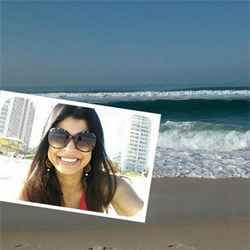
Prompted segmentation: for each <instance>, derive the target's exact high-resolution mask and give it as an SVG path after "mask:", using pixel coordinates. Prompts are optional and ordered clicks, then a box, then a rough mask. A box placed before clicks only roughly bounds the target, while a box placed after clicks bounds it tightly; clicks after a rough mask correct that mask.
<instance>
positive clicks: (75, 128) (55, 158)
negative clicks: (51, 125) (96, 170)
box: [48, 117, 92, 175]
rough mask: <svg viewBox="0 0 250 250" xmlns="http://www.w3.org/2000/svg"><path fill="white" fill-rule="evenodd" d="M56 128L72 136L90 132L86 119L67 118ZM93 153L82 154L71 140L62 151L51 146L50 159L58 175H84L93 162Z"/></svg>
mask: <svg viewBox="0 0 250 250" xmlns="http://www.w3.org/2000/svg"><path fill="white" fill-rule="evenodd" d="M56 127H58V128H63V129H65V130H66V131H68V132H69V133H70V134H71V135H75V134H77V133H79V132H83V131H88V132H90V131H89V127H88V124H87V122H86V120H84V119H75V118H73V117H66V118H65V119H64V120H63V121H61V122H59V123H58V124H57V125H56ZM91 155H92V152H86V153H85V152H81V151H79V150H78V149H77V148H76V147H75V144H74V141H73V140H72V139H71V140H70V142H69V143H68V144H67V145H66V146H65V147H64V148H61V149H55V148H53V147H51V146H49V149H48V158H49V160H50V161H51V163H52V164H53V165H54V167H55V170H56V173H57V174H63V175H76V174H81V175H82V174H83V172H84V167H85V166H86V165H88V163H89V162H90V160H91Z"/></svg>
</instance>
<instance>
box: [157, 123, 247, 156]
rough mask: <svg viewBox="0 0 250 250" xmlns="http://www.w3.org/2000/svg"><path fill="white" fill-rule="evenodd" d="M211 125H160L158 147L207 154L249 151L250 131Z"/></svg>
mask: <svg viewBox="0 0 250 250" xmlns="http://www.w3.org/2000/svg"><path fill="white" fill-rule="evenodd" d="M228 128H229V127H227V126H226V125H213V124H208V123H201V122H170V121H168V122H166V123H165V124H163V125H161V132H160V133H159V138H158V146H159V147H161V148H165V149H174V150H177V151H185V150H204V151H209V152H217V151H219V152H230V151H250V131H240V130H238V129H237V130H236V128H239V126H235V130H233V126H231V127H230V128H231V129H230V130H229V129H228Z"/></svg>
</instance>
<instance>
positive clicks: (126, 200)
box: [111, 176, 144, 216]
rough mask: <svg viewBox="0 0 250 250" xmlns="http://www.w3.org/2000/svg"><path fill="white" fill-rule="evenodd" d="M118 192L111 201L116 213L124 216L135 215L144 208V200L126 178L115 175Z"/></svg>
mask: <svg viewBox="0 0 250 250" xmlns="http://www.w3.org/2000/svg"><path fill="white" fill-rule="evenodd" d="M113 178H115V179H116V183H117V186H116V192H115V195H114V197H113V199H112V201H111V203H112V205H113V207H114V209H115V210H116V213H117V214H119V215H124V216H134V215H136V214H137V213H138V212H139V211H141V210H142V208H143V204H144V202H143V201H142V200H141V198H140V197H139V196H138V195H137V193H136V192H135V191H134V189H133V188H132V186H131V185H130V183H128V182H127V180H125V179H124V178H121V177H118V176H115V177H113Z"/></svg>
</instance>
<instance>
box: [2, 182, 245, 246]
mask: <svg viewBox="0 0 250 250" xmlns="http://www.w3.org/2000/svg"><path fill="white" fill-rule="evenodd" d="M1 249H98V250H99V249H250V248H249V179H193V178H165V179H153V181H152V187H151V194H150V199H149V206H148V213H147V220H146V223H145V224H144V223H136V222H129V221H123V220H117V219H109V218H103V217H97V216H90V215H83V214H76V213H69V212H63V211H56V210H50V209H44V208H38V207H31V206H24V205H20V204H19V205H18V204H11V203H7V202H1Z"/></svg>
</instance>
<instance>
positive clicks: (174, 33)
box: [1, 1, 249, 91]
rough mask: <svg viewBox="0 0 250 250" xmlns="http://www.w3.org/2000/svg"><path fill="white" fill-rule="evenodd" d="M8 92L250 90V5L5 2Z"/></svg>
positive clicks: (3, 44)
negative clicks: (125, 88)
mask: <svg viewBox="0 0 250 250" xmlns="http://www.w3.org/2000/svg"><path fill="white" fill-rule="evenodd" d="M1 16H2V17H1V73H2V77H1V88H2V89H5V90H12V91H15V89H17V88H20V86H25V87H35V86H40V87H41V86H43V87H44V88H49V87H51V86H54V87H55V86H59V87H63V86H85V85H93V86H94V85H107V84H108V85H110V84H112V85H117V86H122V85H134V84H137V85H138V84H142V85H146V86H149V85H152V84H162V85H166V86H167V85H176V87H178V86H179V85H187V86H192V85H193V86H195V85H196V84H199V85H203V86H212V85H213V86H221V85H231V86H243V85H244V86H246V85H247V84H248V79H249V3H248V1H201V2H197V1H176V2H173V1H159V2H158V1H118V2H113V1H94V2H92V1H86V2H83V1H44V2H41V1H2V2H1Z"/></svg>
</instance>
